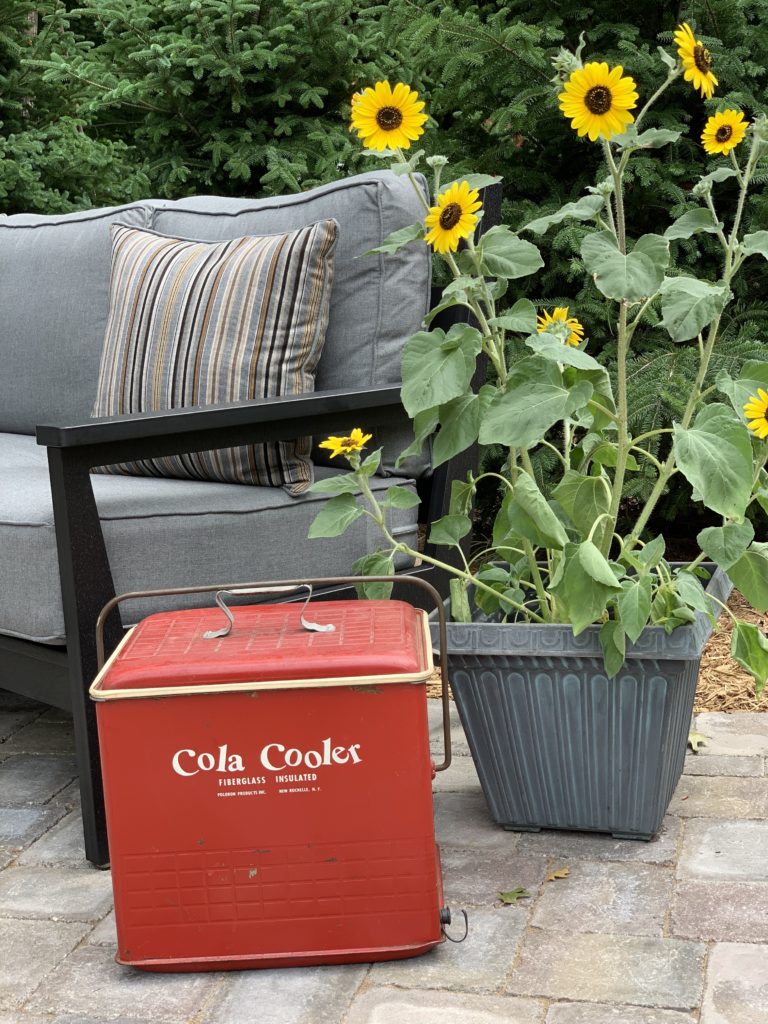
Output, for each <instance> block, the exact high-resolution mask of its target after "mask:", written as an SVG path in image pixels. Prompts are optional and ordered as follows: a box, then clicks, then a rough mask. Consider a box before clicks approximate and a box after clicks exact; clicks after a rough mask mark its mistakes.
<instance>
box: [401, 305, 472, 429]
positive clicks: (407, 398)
mask: <svg viewBox="0 0 768 1024" xmlns="http://www.w3.org/2000/svg"><path fill="white" fill-rule="evenodd" d="M482 344H483V339H482V335H481V334H480V332H479V331H477V330H475V328H474V327H470V326H469V324H454V325H453V327H451V329H450V331H448V333H447V334H445V332H444V331H442V330H440V329H438V330H435V331H419V332H418V333H417V334H414V335H413V337H412V338H411V339H410V340H409V341H408V342H407V343H406V345H405V348H404V349H403V363H402V365H403V387H402V391H401V397H402V400H403V405H404V406H405V410H406V412H407V413H408V415H409V416H411V417H413V416H415V415H416V413H419V412H424V411H425V410H427V409H434V408H435V407H436V406H440V405H444V404H445V403H446V402H450V401H451V399H452V398H458V397H459V396H460V395H463V394H464V393H465V391H467V390H468V388H469V384H470V381H471V380H472V374H473V373H474V370H475V361H476V359H477V355H478V353H479V352H480V349H481V348H482Z"/></svg>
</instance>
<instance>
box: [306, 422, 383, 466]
mask: <svg viewBox="0 0 768 1024" xmlns="http://www.w3.org/2000/svg"><path fill="white" fill-rule="evenodd" d="M372 437H373V434H364V433H363V432H362V430H361V429H360V427H355V428H354V430H353V431H352V433H351V434H350V435H349V437H329V438H327V439H326V440H325V441H321V442H320V444H319V446H318V447H320V448H327V449H328V450H329V451H330V453H331V458H332V459H335V458H336V456H337V455H353V454H354V453H355V452H360V451H362V450H363V448H364V447H365V445H366V443H367V442H368V441H370V440H371V438H372Z"/></svg>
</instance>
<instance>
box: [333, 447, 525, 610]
mask: <svg viewBox="0 0 768 1024" xmlns="http://www.w3.org/2000/svg"><path fill="white" fill-rule="evenodd" d="M358 468H359V467H357V466H353V469H355V470H357V469H358ZM355 476H356V477H357V482H358V484H359V485H360V490H361V491H362V492H363V496H364V497H365V499H366V501H367V502H368V504H369V505H370V506H371V509H372V512H368V513H367V515H369V516H370V517H371V518H372V519H373V520H374V522H375V523H376V524H377V526H378V527H379V529H380V530H381V532H382V533H383V534H384V536H385V537H386V539H387V541H388V542H389V543H390V545H391V546H392V551H393V553H394V552H398V553H400V554H404V555H408V557H409V558H413V559H414V560H417V559H421V561H422V562H427V563H428V564H429V565H434V566H435V567H436V568H438V569H444V570H445V571H446V572H448V573H450V574H451V575H452V576H455V577H456V578H457V579H460V580H464V581H465V582H466V583H471V584H472V585H473V586H474V587H475V588H476V589H477V590H484V591H486V592H487V593H489V594H492V595H493V597H494V598H496V600H500V601H503V602H505V603H506V604H508V605H509V606H510V607H511V608H514V610H515V611H518V612H521V613H522V614H523V615H525V616H526V618H528V619H532V620H533V621H534V622H544V621H545V619H543V618H542V617H541V615H538V614H537V613H536V612H534V611H532V610H531V609H530V608H527V607H526V606H525V605H524V604H520V603H519V602H518V601H513V600H512V599H511V598H509V597H506V596H501V595H500V594H499V593H498V591H496V590H494V589H493V587H489V586H488V584H487V583H483V581H482V580H479V579H477V578H476V577H475V576H473V575H472V573H471V572H469V569H468V567H467V568H466V569H457V568H456V566H455V565H449V564H448V563H447V562H442V561H441V560H440V559H439V558H433V557H432V556H431V555H427V554H425V553H424V552H422V551H417V550H416V549H415V548H412V547H411V546H410V545H408V544H403V543H402V542H401V541H399V540H397V539H396V538H395V537H393V536H392V534H391V533H390V532H389V529H388V528H387V523H386V518H385V516H384V511H383V509H382V508H381V505H379V503H378V501H377V500H376V496H375V495H374V493H373V491H372V490H371V488H370V485H369V483H368V478H367V476H365V474H363V473H359V472H356V473H355ZM463 557H464V553H463V552H462V558H463ZM464 564H465V566H466V564H467V563H466V559H464Z"/></svg>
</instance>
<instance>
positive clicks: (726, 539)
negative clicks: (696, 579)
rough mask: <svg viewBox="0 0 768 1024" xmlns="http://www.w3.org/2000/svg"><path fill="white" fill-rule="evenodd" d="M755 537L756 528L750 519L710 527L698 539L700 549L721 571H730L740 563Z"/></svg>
mask: <svg viewBox="0 0 768 1024" xmlns="http://www.w3.org/2000/svg"><path fill="white" fill-rule="evenodd" d="M754 536H755V528H754V527H753V525H752V523H750V521H749V520H748V519H745V520H744V522H743V523H726V524H725V526H708V527H707V528H706V529H705V530H702V531H701V533H700V534H699V535H698V537H697V538H696V541H697V542H698V545H699V547H700V548H701V550H702V551H703V552H704V554H705V555H706V556H707V558H711V559H712V561H713V562H717V564H718V565H719V566H720V568H721V569H726V570H728V569H730V567H731V566H732V565H733V564H734V562H738V560H739V559H740V558H741V556H742V555H743V554H744V552H745V551H746V550H747V548H748V547H749V545H750V544H751V543H752V540H753V539H754Z"/></svg>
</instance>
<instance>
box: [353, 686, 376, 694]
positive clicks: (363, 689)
mask: <svg viewBox="0 0 768 1024" xmlns="http://www.w3.org/2000/svg"><path fill="white" fill-rule="evenodd" d="M350 690H352V691H353V692H354V693H381V687H380V686H350Z"/></svg>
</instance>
